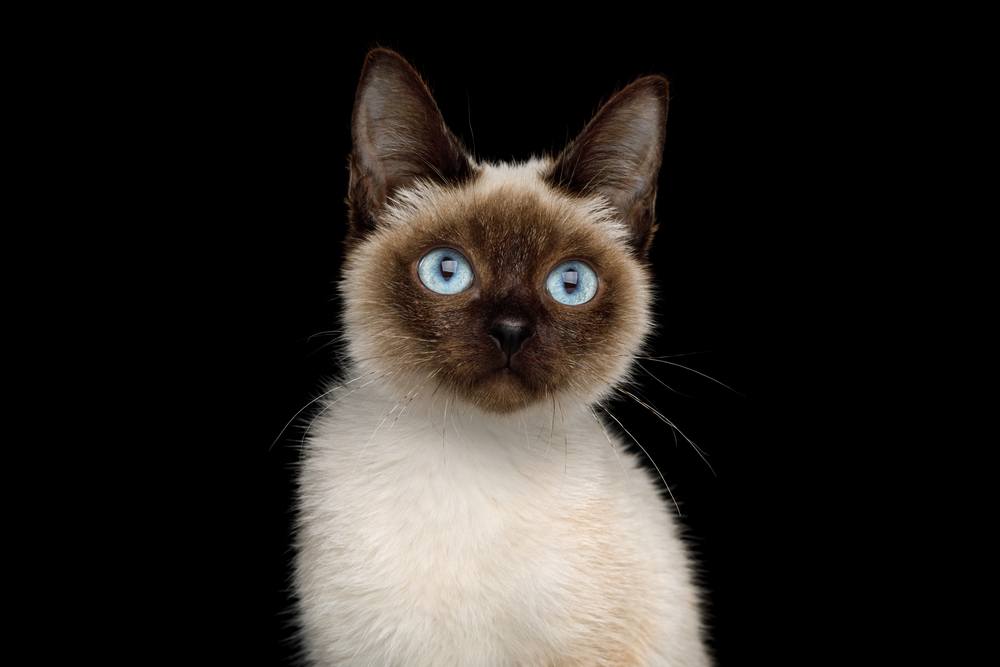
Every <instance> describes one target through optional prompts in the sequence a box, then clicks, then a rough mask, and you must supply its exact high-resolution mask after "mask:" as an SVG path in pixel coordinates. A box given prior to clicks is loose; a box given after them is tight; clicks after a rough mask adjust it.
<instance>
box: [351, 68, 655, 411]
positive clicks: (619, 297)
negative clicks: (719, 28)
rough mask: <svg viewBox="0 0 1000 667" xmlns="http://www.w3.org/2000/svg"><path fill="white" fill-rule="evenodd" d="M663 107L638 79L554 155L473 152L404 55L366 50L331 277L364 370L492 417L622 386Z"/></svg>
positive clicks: (636, 320)
mask: <svg viewBox="0 0 1000 667" xmlns="http://www.w3.org/2000/svg"><path fill="white" fill-rule="evenodd" d="M665 112H666V89H665V82H664V81H663V80H662V79H659V78H648V79H643V80H640V82H637V83H636V84H633V86H631V87H629V88H627V89H625V90H624V91H622V93H619V95H618V96H616V97H615V98H614V99H612V101H611V102H609V103H608V105H606V106H605V108H604V109H603V110H602V111H601V112H600V113H599V114H598V115H597V117H595V120H594V121H592V122H591V124H590V125H588V127H587V129H586V130H585V131H584V133H583V135H581V137H580V138H578V139H577V140H576V141H575V142H574V143H573V144H571V145H570V147H569V148H567V150H566V151H565V152H564V153H563V155H561V156H560V157H558V158H557V159H555V160H549V159H543V160H532V161H530V162H528V163H526V164H522V165H514V166H511V165H489V164H478V163H475V162H474V161H473V160H472V159H471V158H469V157H467V155H466V154H465V153H464V151H462V149H461V147H460V145H459V143H458V141H457V140H456V139H455V138H454V137H453V136H452V135H451V134H450V133H449V132H448V131H447V129H446V128H445V126H444V124H443V122H442V121H441V120H440V115H439V112H438V111H437V107H436V105H435V104H434V102H433V100H432V99H431V98H430V95H429V93H428V92H427V90H426V88H425V87H424V85H423V83H422V82H421V81H420V80H419V78H418V77H417V76H416V74H415V73H414V72H413V71H412V69H411V68H410V67H409V66H408V65H407V64H406V63H405V61H403V60H402V59H401V58H399V56H397V55H396V54H393V53H391V52H387V51H376V52H373V53H372V54H370V55H369V58H368V61H367V62H366V67H365V72H364V74H363V75H362V81H361V85H360V87H359V90H358V101H357V103H356V107H355V117H354V139H355V151H354V154H353V155H352V161H351V166H352V173H351V177H352V182H351V194H350V198H349V203H350V206H351V225H352V226H351V230H350V234H349V237H348V252H347V260H346V263H345V269H344V280H343V282H342V293H343V295H344V301H345V326H346V333H347V336H346V338H347V340H348V342H349V350H350V354H351V356H352V358H353V359H354V360H355V362H356V363H357V364H358V366H359V367H360V368H361V369H362V370H364V371H366V372H367V373H369V374H372V375H374V376H378V377H380V378H384V381H385V382H387V383H389V384H391V386H393V387H395V388H396V389H397V390H398V391H399V392H400V393H401V394H404V395H406V396H409V397H412V396H414V395H418V394H422V395H425V396H426V395H430V394H432V393H438V394H440V393H442V392H443V393H448V394H449V395H452V396H456V397H458V398H460V399H462V400H464V401H467V402H469V403H472V404H474V405H477V406H479V407H480V408H482V409H484V410H486V411H490V412H499V413H507V412H512V411H515V410H518V409H520V408H522V407H526V406H529V405H531V404H533V403H537V402H539V401H545V400H555V398H554V397H557V396H559V397H561V396H567V395H568V396H570V397H572V398H574V399H576V400H579V401H584V402H590V401H593V400H595V399H596V398H598V397H600V396H601V395H602V394H603V393H604V392H605V391H607V390H608V388H609V387H610V386H612V385H614V384H615V383H617V382H619V381H621V380H622V379H623V378H624V376H625V375H626V373H627V372H628V369H629V365H630V362H631V359H632V355H634V354H636V353H637V352H638V350H639V348H640V346H641V345H642V341H643V338H644V337H645V336H646V334H647V332H648V329H649V326H650V324H649V316H648V310H649V305H650V298H651V297H650V280H649V276H648V272H647V268H646V265H645V262H644V257H645V252H646V250H647V248H648V245H649V242H650V239H651V237H652V233H653V231H654V229H655V225H654V223H653V202H654V200H655V187H656V170H657V169H658V167H659V157H660V150H661V147H662V140H663V128H662V126H663V122H664V115H665Z"/></svg>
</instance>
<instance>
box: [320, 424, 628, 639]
mask: <svg viewBox="0 0 1000 667" xmlns="http://www.w3.org/2000/svg"><path fill="white" fill-rule="evenodd" d="M495 437H496V436H495V434H483V433H474V432H473V433H459V432H447V433H445V434H442V432H441V430H439V429H437V428H426V427H419V428H410V429H408V428H406V427H403V428H400V427H398V426H397V427H396V428H394V429H393V431H390V432H386V433H382V434H379V435H378V436H376V437H375V438H372V439H371V440H370V441H368V442H367V446H366V447H365V449H364V451H363V453H361V450H358V453H352V452H351V451H350V450H349V449H347V448H341V449H336V450H334V451H331V452H330V453H329V456H330V457H331V461H329V462H328V465H327V466H325V467H327V469H328V470H333V469H336V470H337V471H338V474H337V475H336V478H335V479H333V480H330V482H331V483H328V484H326V485H325V486H326V489H325V491H324V493H325V494H326V497H325V498H324V499H323V502H322V504H321V505H322V513H323V519H324V523H327V526H328V529H327V530H325V531H324V534H325V535H326V536H327V539H328V540H331V541H330V542H329V543H328V545H327V546H328V548H329V550H328V552H327V557H329V558H330V559H331V562H333V561H334V560H335V561H336V567H334V568H332V569H333V570H335V571H336V572H337V574H336V575H335V577H336V578H337V579H338V581H339V586H340V587H341V588H342V589H343V590H344V592H345V593H346V595H345V597H346V598H348V599H350V598H363V599H365V600H366V604H369V605H370V604H372V603H375V604H377V605H378V606H379V607H381V608H382V609H383V610H384V613H386V614H390V615H391V614H395V613H401V614H402V615H406V614H410V616H407V618H409V619H411V620H412V619H413V618H426V619H427V622H428V623H434V624H438V625H440V626H448V625H451V626H455V627H459V626H461V627H465V628H468V627H469V626H470V625H472V626H476V625H482V626H483V627H484V628H485V627H486V626H496V625H497V624H503V623H508V622H517V620H516V619H519V618H524V617H525V616H526V614H527V616H528V617H534V616H535V615H539V616H540V617H544V616H545V615H547V614H552V613H556V611H557V610H559V609H560V608H565V606H566V605H571V604H572V600H571V599H570V598H571V597H572V595H573V590H574V589H573V586H572V579H573V577H574V576H575V575H573V574H572V573H573V572H578V571H580V570H582V569H584V568H583V567H582V560H581V559H584V558H585V557H586V549H585V547H586V545H588V544H593V543H595V541H600V540H601V539H603V538H604V537H606V535H591V534H588V531H590V532H597V531H598V530H599V529H598V528H597V526H598V525H600V524H602V523H603V522H604V518H603V517H600V516H598V515H597V514H596V513H595V512H594V508H595V505H594V504H593V503H592V502H590V499H589V498H588V494H589V495H593V494H596V493H597V491H598V489H597V487H596V486H595V484H594V482H593V481H592V480H590V479H586V478H585V475H587V474H589V472H590V470H589V468H584V467H583V465H582V464H581V461H580V460H579V457H580V452H581V451H583V449H582V447H583V445H584V443H581V442H580V440H579V438H577V439H576V441H575V442H573V443H569V442H566V441H565V440H558V441H557V440H556V439H555V438H547V437H541V438H538V439H537V442H533V441H532V440H531V438H530V435H529V438H528V442H529V446H528V450H527V452H528V454H527V455H526V454H525V452H524V451H520V452H519V453H511V451H510V450H509V449H506V448H505V447H504V443H501V442H497V441H495V440H494V438H495ZM521 437H524V436H523V434H521ZM586 444H588V445H589V444H590V443H586ZM363 446H364V445H363ZM605 446H606V443H605ZM532 457H534V458H532ZM313 468H315V466H313ZM585 511H589V515H588V522H586V523H585V522H581V521H580V520H579V518H580V516H581V512H585ZM607 519H608V521H610V520H611V516H610V515H608V516H607ZM577 561H581V562H577ZM404 610H405V611H404ZM401 618H402V616H401ZM484 631H485V630H484Z"/></svg>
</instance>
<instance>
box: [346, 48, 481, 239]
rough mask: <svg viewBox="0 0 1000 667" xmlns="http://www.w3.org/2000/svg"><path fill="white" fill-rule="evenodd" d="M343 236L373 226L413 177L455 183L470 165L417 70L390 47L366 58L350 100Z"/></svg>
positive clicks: (362, 232)
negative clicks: (346, 217) (347, 213)
mask: <svg viewBox="0 0 1000 667" xmlns="http://www.w3.org/2000/svg"><path fill="white" fill-rule="evenodd" d="M352 138H353V144H354V145H353V151H352V153H351V156H350V169H351V182H350V186H349V189H348V205H349V207H350V229H349V231H348V240H351V239H355V238H360V237H363V236H365V235H366V234H367V233H368V232H370V231H371V230H372V229H374V228H375V225H376V223H377V220H378V217H379V213H380V212H381V211H382V209H383V208H384V207H385V205H386V202H387V201H388V200H389V198H390V197H391V196H392V194H393V193H394V192H395V191H397V190H399V189H400V188H403V187H406V186H408V185H413V184H414V183H415V182H417V181H418V180H426V181H430V182H433V183H453V182H460V181H463V180H465V179H468V178H469V177H470V176H472V174H473V172H474V168H473V165H472V162H471V161H470V159H469V158H468V157H467V155H466V153H465V150H464V149H463V148H462V144H461V142H460V141H459V140H458V139H457V138H456V137H455V136H454V135H453V134H452V133H451V131H450V130H449V129H448V128H447V127H446V126H445V123H444V119H443V118H442V117H441V112H440V111H439V110H438V106H437V103H436V102H435V101H434V98H433V97H432V96H431V93H430V91H429V90H428V89H427V86H426V85H425V84H424V82H423V80H421V78H420V75H419V74H417V72H416V71H415V70H414V69H413V67H412V66H410V64H409V63H408V62H406V60H405V59H403V57H402V56H401V55H399V54H398V53H396V52H395V51H390V50H389V49H374V50H372V51H370V52H369V53H368V56H367V57H366V58H365V64H364V69H363V70H362V72H361V81H360V83H358V91H357V94H356V95H355V99H354V116H353V119H352Z"/></svg>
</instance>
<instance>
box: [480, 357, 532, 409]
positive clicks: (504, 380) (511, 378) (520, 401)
mask: <svg viewBox="0 0 1000 667" xmlns="http://www.w3.org/2000/svg"><path fill="white" fill-rule="evenodd" d="M545 393H546V390H545V387H544V385H541V384H539V383H537V382H536V381H534V380H533V379H532V378H531V377H530V376H529V375H527V374H525V373H524V372H523V371H519V370H515V369H512V368H510V367H509V366H504V367H502V368H498V369H496V370H493V371H490V372H489V373H487V374H486V375H484V376H483V377H482V378H480V380H479V381H478V382H477V383H476V385H475V386H474V387H473V388H472V391H471V392H470V393H469V394H468V395H467V398H469V399H470V400H472V401H473V402H474V403H475V404H476V405H477V406H479V407H480V408H481V409H483V410H485V411H486V412H494V413H498V414H509V413H511V412H517V411H518V410H523V409H525V408H527V407H529V406H530V405H532V404H534V403H536V402H537V401H539V400H541V399H542V398H543V397H544V396H545Z"/></svg>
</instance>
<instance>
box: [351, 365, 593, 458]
mask: <svg viewBox="0 0 1000 667" xmlns="http://www.w3.org/2000/svg"><path fill="white" fill-rule="evenodd" d="M348 378H349V379H348V380H347V381H346V382H345V384H344V385H343V386H342V387H341V388H340V389H339V390H338V391H337V392H336V393H335V394H334V395H333V396H332V397H331V402H336V403H340V404H341V407H340V409H339V410H337V413H338V414H339V416H340V418H344V419H347V420H349V421H352V422H354V423H359V424H362V423H363V424H365V425H367V426H370V429H371V433H372V435H371V436H370V438H371V439H376V438H379V437H380V436H383V437H384V436H391V435H394V434H397V433H400V432H409V433H413V432H422V433H430V434H434V435H435V438H439V439H441V440H444V441H445V442H447V441H448V440H463V441H466V442H467V444H468V445H470V446H471V445H474V444H480V445H483V446H485V447H488V448H491V450H492V449H496V448H498V447H499V448H500V449H504V450H508V451H509V452H511V453H513V452H516V451H521V452H523V451H525V450H527V451H529V452H533V453H536V454H537V451H538V450H539V448H541V449H544V450H546V451H548V450H551V449H554V448H556V447H557V446H558V450H559V452H560V453H562V452H563V451H564V450H565V449H566V448H567V447H570V448H572V446H573V444H574V443H575V442H579V441H581V440H582V439H584V438H582V437H581V436H582V435H583V434H586V435H587V437H586V439H587V440H590V439H592V438H593V437H594V434H595V431H597V432H598V433H600V430H602V429H603V428H604V426H603V424H602V422H601V421H600V419H599V418H598V416H597V412H596V410H595V409H594V408H593V407H592V406H591V405H590V404H588V403H586V402H584V401H580V400H577V399H574V398H572V397H569V396H567V395H559V394H548V395H547V397H545V398H544V399H542V400H539V401H537V402H535V403H533V404H531V405H528V406H525V407H524V408H522V409H519V410H514V411H512V412H508V413H502V414H501V413H496V412H490V411H487V410H484V409H482V408H481V407H480V406H478V405H477V404H476V403H475V402H473V401H469V400H467V399H465V398H463V397H460V396H457V395H455V394H454V393H450V392H446V391H444V390H443V389H442V390H438V391H436V390H435V384H434V383H433V382H428V383H426V384H425V385H423V386H422V387H420V388H419V389H412V390H410V391H401V390H400V389H399V388H398V386H397V385H396V384H391V383H390V382H387V381H386V378H380V377H378V376H376V375H366V374H365V372H364V371H363V370H360V371H359V370H358V369H356V368H355V369H353V374H352V375H349V376H348ZM353 378H356V379H353ZM599 437H602V436H599Z"/></svg>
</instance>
